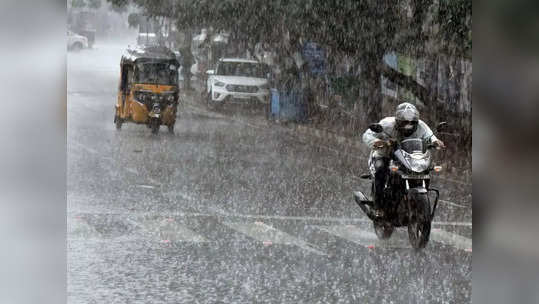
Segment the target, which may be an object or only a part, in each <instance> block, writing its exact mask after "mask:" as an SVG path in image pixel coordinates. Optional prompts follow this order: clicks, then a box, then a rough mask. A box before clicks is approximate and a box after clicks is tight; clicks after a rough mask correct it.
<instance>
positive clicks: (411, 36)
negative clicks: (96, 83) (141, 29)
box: [107, 0, 472, 114]
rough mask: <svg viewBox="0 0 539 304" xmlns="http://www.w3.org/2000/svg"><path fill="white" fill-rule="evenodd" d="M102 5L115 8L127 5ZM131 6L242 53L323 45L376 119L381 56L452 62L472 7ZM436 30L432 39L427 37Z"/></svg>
mask: <svg viewBox="0 0 539 304" xmlns="http://www.w3.org/2000/svg"><path fill="white" fill-rule="evenodd" d="M107 1H109V2H111V3H113V4H114V5H120V6H121V5H126V4H128V3H129V2H128V1H129V0H107ZM130 1H131V3H133V4H135V5H136V6H138V7H140V8H141V9H142V10H143V14H144V15H146V16H166V17H169V18H173V19H174V20H175V21H176V25H177V26H178V28H180V29H182V28H202V27H212V28H213V29H215V30H221V29H222V30H226V31H229V32H231V33H232V35H233V39H234V40H235V41H243V42H245V44H246V45H251V46H252V45H254V44H255V43H257V42H266V43H267V44H269V45H270V46H271V47H272V49H274V50H276V51H277V53H278V54H279V56H280V57H282V56H286V55H287V54H291V53H292V52H293V51H294V50H295V49H297V48H298V47H299V45H300V44H299V43H298V42H299V41H300V40H302V41H307V40H312V41H317V42H318V43H320V44H322V45H324V47H325V48H326V49H327V50H328V53H329V54H330V55H331V56H339V55H348V56H352V57H354V58H357V61H358V63H359V64H360V66H361V70H362V74H363V75H362V78H363V79H366V80H367V82H366V85H367V86H368V87H367V88H366V91H368V92H369V93H368V95H369V96H367V99H368V100H370V102H371V103H372V104H371V105H370V106H369V107H368V108H369V111H371V112H372V113H376V112H378V113H379V110H380V109H379V105H378V104H379V99H380V98H381V95H380V94H381V93H380V92H379V91H380V89H379V88H380V75H382V73H384V71H385V72H388V71H387V69H385V67H384V66H383V56H384V54H386V53H388V52H391V51H395V50H399V51H403V50H404V51H405V52H408V53H411V54H412V55H417V56H421V55H422V52H423V53H424V52H425V49H426V48H425V44H426V42H427V41H431V43H434V44H435V45H438V46H443V47H440V48H437V49H436V51H437V52H447V53H450V54H452V55H456V56H467V54H469V52H470V50H471V5H472V4H471V1H470V0H401V1H394V0H324V1H318V0H272V1H267V0H220V1H214V0H130ZM435 24H437V26H436V28H438V29H439V30H438V31H437V32H432V31H428V30H425V26H430V27H434V25H435ZM288 38H289V39H288ZM433 41H434V42H433ZM386 74H387V76H389V77H393V78H394V80H396V82H398V83H401V84H403V85H407V86H412V91H414V92H416V93H417V94H418V96H419V97H421V98H422V99H423V98H427V96H429V94H427V93H425V92H424V89H421V88H419V87H414V86H417V83H415V84H414V83H413V81H412V80H413V79H406V78H403V77H402V75H401V77H400V78H399V77H397V76H399V75H396V74H395V73H386ZM397 78H399V79H397ZM424 102H426V103H428V102H429V101H428V100H424ZM372 113H371V114H372Z"/></svg>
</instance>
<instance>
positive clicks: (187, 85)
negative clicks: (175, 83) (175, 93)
mask: <svg viewBox="0 0 539 304" xmlns="http://www.w3.org/2000/svg"><path fill="white" fill-rule="evenodd" d="M192 42H193V34H192V32H191V29H187V30H185V41H184V48H183V50H182V57H183V63H182V65H183V68H182V74H183V88H184V90H186V91H190V90H191V65H192V64H193V54H192V53H191V43H192Z"/></svg>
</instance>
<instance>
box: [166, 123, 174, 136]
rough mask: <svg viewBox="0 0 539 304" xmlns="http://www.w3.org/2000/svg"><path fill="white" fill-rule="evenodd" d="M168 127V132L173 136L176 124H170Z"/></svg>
mask: <svg viewBox="0 0 539 304" xmlns="http://www.w3.org/2000/svg"><path fill="white" fill-rule="evenodd" d="M167 127H168V131H169V132H170V133H172V134H174V124H170V125H168V126H167Z"/></svg>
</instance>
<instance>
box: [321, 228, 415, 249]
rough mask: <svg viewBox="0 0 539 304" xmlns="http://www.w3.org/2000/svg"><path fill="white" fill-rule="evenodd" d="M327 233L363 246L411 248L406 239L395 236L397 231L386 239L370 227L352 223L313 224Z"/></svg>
mask: <svg viewBox="0 0 539 304" xmlns="http://www.w3.org/2000/svg"><path fill="white" fill-rule="evenodd" d="M314 227H316V228H318V229H320V230H322V231H325V232H327V233H329V234H332V235H335V236H337V237H340V238H342V239H345V240H348V241H350V242H352V243H356V244H358V245H361V246H363V247H368V248H369V247H371V246H374V247H383V248H411V247H410V244H409V243H408V240H407V239H403V238H401V237H397V236H396V235H395V234H397V231H396V229H395V231H394V232H393V235H392V236H391V238H389V239H388V240H380V239H378V237H377V236H376V234H375V233H374V232H373V231H372V230H371V229H362V228H360V227H357V226H353V225H336V226H314Z"/></svg>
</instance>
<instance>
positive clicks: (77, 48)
mask: <svg viewBox="0 0 539 304" xmlns="http://www.w3.org/2000/svg"><path fill="white" fill-rule="evenodd" d="M71 50H73V51H74V52H78V51H80V50H82V43H80V42H75V43H73V45H72V46H71Z"/></svg>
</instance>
